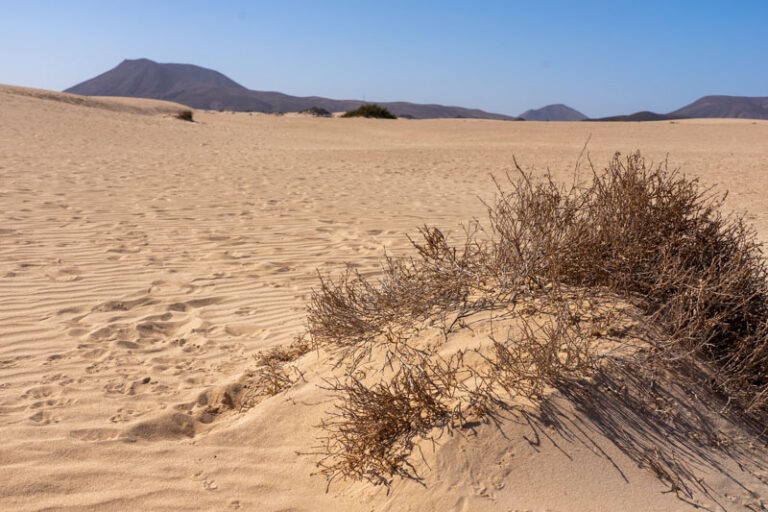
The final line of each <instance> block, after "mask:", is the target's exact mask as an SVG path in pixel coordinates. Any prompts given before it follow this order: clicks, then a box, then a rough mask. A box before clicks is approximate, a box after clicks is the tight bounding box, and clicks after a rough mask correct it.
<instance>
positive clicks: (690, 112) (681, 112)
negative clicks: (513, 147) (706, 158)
mask: <svg viewBox="0 0 768 512" xmlns="http://www.w3.org/2000/svg"><path fill="white" fill-rule="evenodd" d="M524 116H525V114H523V116H522V117H524ZM697 117H699V118H701V117H713V118H727V117H740V118H745V119H768V97H751V96H702V97H701V98H699V99H697V100H696V101H694V102H693V103H690V104H688V105H686V106H684V107H683V108H679V109H677V110H675V111H672V112H670V113H668V114H657V113H656V112H649V111H647V110H644V111H642V112H635V113H634V114H629V115H620V116H610V117H601V118H598V119H587V121H667V120H672V119H691V118H697Z"/></svg>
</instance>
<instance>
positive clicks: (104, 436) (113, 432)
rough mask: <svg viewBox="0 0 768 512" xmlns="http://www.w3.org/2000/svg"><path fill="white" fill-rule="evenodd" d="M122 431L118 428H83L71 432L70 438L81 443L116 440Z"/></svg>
mask: <svg viewBox="0 0 768 512" xmlns="http://www.w3.org/2000/svg"><path fill="white" fill-rule="evenodd" d="M118 435H120V431H119V430H118V429H116V428H81V429H77V430H72V431H70V432H69V436H70V437H73V438H75V439H79V440H81V441H89V442H97V441H107V440H110V439H116V438H117V437H118Z"/></svg>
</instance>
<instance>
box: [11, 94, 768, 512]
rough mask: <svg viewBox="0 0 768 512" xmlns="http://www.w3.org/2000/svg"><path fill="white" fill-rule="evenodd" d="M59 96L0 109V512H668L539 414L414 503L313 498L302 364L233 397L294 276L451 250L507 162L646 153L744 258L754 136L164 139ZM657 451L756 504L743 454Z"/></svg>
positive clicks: (765, 478) (341, 492) (289, 130)
mask: <svg viewBox="0 0 768 512" xmlns="http://www.w3.org/2000/svg"><path fill="white" fill-rule="evenodd" d="M77 98H78V97H76V96H74V97H73V95H63V94H59V93H47V92H46V93H41V92H39V91H32V90H25V89H22V88H15V87H9V86H3V88H2V89H0V219H2V223H1V224H0V432H1V433H2V437H3V441H4V442H3V444H2V447H0V474H2V480H3V484H2V485H0V509H2V510H19V511H26V510H140V509H142V510H180V509H189V510H226V509H240V510H329V509H334V510H340V511H341V510H350V511H351V510H560V511H567V510H692V509H693V504H691V503H687V502H685V501H681V500H679V499H678V498H677V497H676V496H675V493H670V492H668V487H667V486H666V485H665V484H664V483H663V482H661V481H660V480H659V479H657V478H656V476H655V475H654V474H653V473H652V472H651V471H648V470H647V469H644V468H640V467H638V465H637V463H636V462H635V461H633V460H631V458H629V457H627V456H626V454H625V453H624V452H623V451H622V450H621V449H620V447H617V445H616V443H615V442H614V441H613V440H612V439H611V436H610V432H607V431H606V430H605V429H600V428H598V426H597V425H595V424H593V423H590V422H589V420H588V418H587V417H586V415H584V414H583V411H578V410H574V409H573V408H572V407H573V406H572V405H568V404H567V403H565V402H558V400H560V399H559V398H558V397H553V404H555V405H558V407H559V410H561V411H562V414H563V416H562V419H563V421H566V422H568V421H570V423H569V426H568V427H567V428H561V429H558V428H555V427H554V426H552V425H549V426H547V425H545V426H544V427H543V430H540V428H541V426H537V425H536V424H531V423H530V422H528V421H524V419H522V418H510V419H509V422H508V424H506V426H505V429H504V435H505V436H506V437H502V435H501V434H500V433H499V431H497V430H494V429H492V428H491V427H489V426H483V427H480V428H479V431H478V432H477V433H476V435H475V434H466V435H458V436H455V437H451V438H445V440H444V444H443V445H442V446H441V447H440V448H439V449H438V450H437V451H436V452H434V453H430V454H429V455H428V456H427V459H428V461H429V462H431V466H430V467H431V469H429V468H427V469H426V470H425V471H426V475H425V483H426V488H425V487H422V486H421V485H419V484H416V483H414V482H399V483H397V484H396V485H395V486H394V487H393V489H392V491H391V492H390V494H389V495H387V494H386V492H385V490H384V489H380V488H372V487H371V486H370V485H369V484H364V483H344V482H340V483H337V484H335V485H333V486H331V488H330V491H329V492H327V493H326V482H325V480H324V479H323V478H322V477H320V476H312V473H313V472H314V471H315V460H316V458H315V457H313V456H312V455H311V454H308V453H310V452H312V451H313V446H315V444H316V441H315V440H314V438H315V436H316V435H317V432H316V428H315V425H317V424H318V423H319V421H320V419H321V418H322V416H323V413H324V411H327V410H328V409H329V408H330V407H331V405H330V403H329V397H328V395H327V393H326V392H323V391H322V390H320V389H319V388H318V384H320V383H321V382H322V380H321V379H322V378H323V377H325V376H327V375H328V374H327V371H328V370H327V369H326V368H327V366H326V365H324V364H323V363H324V360H325V359H324V358H325V357H327V356H326V355H323V354H317V353H314V352H310V353H308V354H305V355H304V356H302V357H301V358H300V359H298V360H297V361H295V365H296V368H297V371H298V372H299V373H300V374H301V375H302V377H301V378H300V379H297V381H296V383H295V384H294V385H293V386H292V387H291V388H290V389H288V390H286V391H284V392H282V393H279V394H277V395H275V396H272V397H261V396H260V397H256V398H254V397H253V396H250V397H249V396H247V393H246V391H244V390H247V389H248V386H249V384H251V383H252V381H253V369H254V366H255V363H254V356H255V355H256V354H258V353H259V352H260V351H263V350H266V349H269V348H272V347H276V346H281V345H285V344H288V343H290V342H291V341H292V339H293V338H294V336H296V335H298V334H300V333H301V332H302V330H303V322H304V307H305V305H306V301H307V298H308V294H309V291H310V289H311V287H312V286H314V285H315V284H316V274H315V269H317V268H320V269H323V270H328V271H337V270H339V269H341V268H342V265H343V263H344V262H353V263H355V264H356V265H358V266H359V267H360V268H361V269H362V270H363V271H374V270H375V269H376V262H377V260H378V258H379V257H380V256H381V254H382V253H381V250H382V248H383V247H386V248H387V251H388V252H390V253H393V254H402V253H403V252H404V251H406V250H407V240H406V239H405V237H404V236H403V234H404V233H405V232H412V231H413V230H414V228H416V227H418V226H419V225H421V224H423V223H430V224H435V225H438V226H440V227H441V228H445V229H446V230H449V231H450V230H453V231H458V229H459V223H460V222H462V221H466V220H468V219H471V218H473V217H478V218H479V217H482V216H483V215H484V206H483V205H482V203H481V202H480V201H479V200H478V199H477V197H478V196H480V197H482V198H486V199H489V198H491V197H492V196H493V184H492V182H491V180H490V175H495V176H503V173H504V172H505V171H506V170H508V169H510V167H511V162H512V157H513V156H515V157H516V158H517V160H518V161H519V162H521V164H523V165H524V166H534V167H535V168H537V169H543V168H545V167H546V166H549V167H550V168H551V169H552V171H553V172H554V174H555V176H556V177H560V178H565V177H569V176H570V172H571V169H572V168H573V164H574V161H575V159H576V157H577V156H578V154H579V152H580V150H581V147H582V146H583V145H584V143H585V141H586V140H587V139H588V138H590V137H591V139H590V142H589V151H590V154H591V157H592V159H593V160H594V161H595V162H596V163H602V162H605V161H606V159H607V157H608V156H609V155H610V154H611V153H613V152H614V151H617V150H619V151H624V152H629V151H633V150H635V149H642V150H643V152H644V153H645V154H646V155H647V156H650V157H653V158H655V159H658V160H661V159H664V158H666V157H667V155H669V159H670V164H671V165H674V166H679V167H682V169H683V170H684V171H685V172H686V173H688V174H690V175H694V176H697V177H700V178H701V180H702V181H703V183H705V184H707V185H712V186H715V187H717V188H718V189H726V188H727V189H730V190H731V195H730V196H729V198H728V202H727V206H728V207H729V208H731V209H732V210H733V211H738V212H740V213H744V214H745V215H746V217H747V219H748V220H749V221H750V222H752V223H754V225H755V227H756V228H757V230H758V233H759V236H760V237H761V239H762V240H766V241H768V202H766V201H765V195H766V193H768V179H767V178H766V175H765V171H766V169H768V122H765V121H735V120H727V121H716V120H707V121H705V122H695V121H685V122H676V123H669V122H658V123H642V124H640V123H621V124H616V123H536V122H526V123H504V122H496V121H480V120H432V121H408V120H398V121H390V122H381V121H375V120H364V119H316V118H304V117H298V116H297V117H273V116H264V115H261V116H259V115H249V114H246V113H237V114H233V113H214V112H196V113H195V119H196V122H195V123H185V122H180V121H178V120H176V119H174V118H172V117H171V116H168V115H167V114H169V113H173V112H174V109H176V108H178V107H179V106H178V105H173V104H167V103H164V102H154V101H151V100H119V99H118V100H116V99H88V100H79V99H77ZM51 99H56V101H50V100H51ZM85 101H88V102H91V103H84V102H85ZM105 105H107V106H105ZM86 107H98V108H86ZM140 114H141V115H140ZM146 114H153V115H146ZM457 343H463V342H462V341H461V340H459V341H457ZM466 343H470V341H466ZM569 407H570V408H569ZM707 414H709V413H707ZM713 421H718V422H722V423H721V424H720V423H719V425H720V427H721V428H722V430H723V432H724V435H729V436H730V437H731V438H733V439H742V438H745V436H746V434H745V433H744V432H743V431H742V430H741V427H739V426H738V425H734V424H730V423H728V422H727V421H726V420H722V419H716V418H713ZM534 436H537V441H536V442H531V439H532V438H533V437H534ZM481 439H482V440H483V441H482V442H481V441H480V440H481ZM489 440H490V441H489ZM747 444H748V443H747ZM670 446H672V444H671V445H670ZM745 446H746V445H745ZM670 449H676V450H679V452H680V454H681V455H680V456H681V457H683V456H685V457H689V459H687V460H689V462H690V463H691V464H694V465H695V466H696V467H697V468H698V469H699V470H700V472H701V474H702V475H704V476H706V478H707V485H708V486H709V487H708V489H710V492H709V494H710V496H706V495H703V494H702V493H701V492H700V493H698V494H697V495H696V499H695V500H693V501H697V502H698V503H700V504H701V505H702V506H706V507H709V509H711V510H718V509H728V510H731V509H733V510H748V509H749V508H748V507H753V508H752V510H755V509H757V510H759V509H760V508H758V507H764V506H765V503H766V502H767V501H766V500H768V465H766V461H767V460H768V458H766V455H765V451H764V449H762V448H761V447H755V446H751V447H741V445H739V449H738V450H736V449H734V450H733V453H722V452H716V451H712V452H711V453H710V452H706V453H700V454H696V453H691V451H690V450H689V449H688V445H686V444H685V443H684V442H683V441H680V442H679V443H678V444H675V445H674V447H672V448H670ZM705 494H706V493H705Z"/></svg>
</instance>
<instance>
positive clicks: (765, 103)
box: [670, 96, 768, 119]
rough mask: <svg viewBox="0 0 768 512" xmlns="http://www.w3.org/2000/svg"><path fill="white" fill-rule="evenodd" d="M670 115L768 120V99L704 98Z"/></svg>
mask: <svg viewBox="0 0 768 512" xmlns="http://www.w3.org/2000/svg"><path fill="white" fill-rule="evenodd" d="M670 115H677V116H680V117H742V118H747V119H768V97H749V96H704V97H702V98H699V99H698V100H696V101H694V102H693V103H691V104H690V105H686V106H684V107H683V108H680V109H678V110H675V111H674V112H671V113H670Z"/></svg>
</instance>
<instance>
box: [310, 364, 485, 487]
mask: <svg viewBox="0 0 768 512" xmlns="http://www.w3.org/2000/svg"><path fill="white" fill-rule="evenodd" d="M463 371H464V370H463V365H462V363H461V357H460V356H459V357H456V358H453V359H451V360H449V361H444V360H441V359H439V358H430V357H423V358H417V359H414V360H412V361H410V362H408V363H406V364H403V365H401V366H399V367H398V369H397V370H396V371H395V372H394V375H392V376H391V377H389V378H387V379H380V380H376V381H374V382H373V383H369V382H367V381H366V378H365V376H363V375H360V373H359V372H357V373H355V374H351V375H347V376H346V378H344V379H343V380H336V381H334V382H330V383H329V386H328V389H330V390H332V391H333V392H334V393H335V394H336V395H337V396H338V398H339V401H338V403H337V404H336V405H335V407H334V410H333V411H332V412H331V413H330V418H329V419H327V420H325V421H323V423H322V425H321V427H322V429H323V430H324V432H325V433H324V437H322V438H321V441H322V443H323V445H322V446H321V447H320V452H321V453H322V454H323V458H322V459H321V460H320V461H319V462H318V464H317V465H318V468H319V470H320V473H321V474H323V475H325V476H326V478H327V479H328V483H329V485H330V483H331V481H332V480H333V479H334V478H336V477H339V476H340V477H343V478H352V479H355V480H362V479H366V480H368V481H370V482H372V483H374V484H383V485H389V484H390V483H391V481H392V478H393V477H395V476H401V477H404V478H413V479H418V474H417V472H416V469H415V467H414V466H413V465H412V464H411V463H410V462H409V458H410V456H411V453H412V452H413V450H414V447H415V442H416V440H417V439H429V438H430V437H429V435H430V431H432V430H433V429H434V428H435V427H453V426H454V425H456V424H461V423H463V421H464V420H463V419H464V413H463V408H462V405H463V404H464V403H465V402H466V403H467V404H470V403H474V402H472V401H467V400H466V399H465V400H464V401H462V400H460V396H459V395H460V393H461V390H462V389H463V386H462V384H461V380H462V379H461V374H462V372H463ZM467 408H470V409H472V410H474V411H478V410H481V409H480V408H479V407H474V408H471V407H467Z"/></svg>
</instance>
